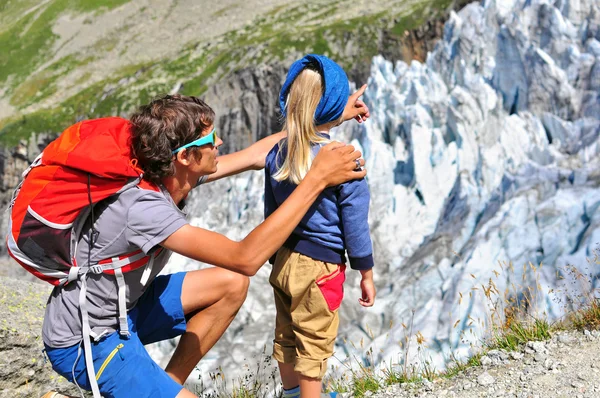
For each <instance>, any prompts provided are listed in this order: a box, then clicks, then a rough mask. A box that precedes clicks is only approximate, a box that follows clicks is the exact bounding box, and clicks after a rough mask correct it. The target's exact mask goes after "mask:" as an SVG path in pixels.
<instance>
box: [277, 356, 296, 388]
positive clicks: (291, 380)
mask: <svg viewBox="0 0 600 398" xmlns="http://www.w3.org/2000/svg"><path fill="white" fill-rule="evenodd" d="M277 364H278V365H279V374H280V375H281V381H282V382H283V389H284V390H289V389H292V388H295V387H298V385H299V384H300V379H299V378H298V373H296V371H295V370H294V364H293V363H283V362H277Z"/></svg>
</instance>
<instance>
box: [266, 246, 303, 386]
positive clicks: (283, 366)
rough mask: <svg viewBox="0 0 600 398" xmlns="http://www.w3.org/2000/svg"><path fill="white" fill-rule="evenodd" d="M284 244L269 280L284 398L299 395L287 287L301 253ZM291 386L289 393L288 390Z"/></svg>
mask: <svg viewBox="0 0 600 398" xmlns="http://www.w3.org/2000/svg"><path fill="white" fill-rule="evenodd" d="M292 254H293V253H292V252H291V251H290V250H289V249H287V248H285V247H282V248H281V249H279V251H278V252H277V259H276V261H275V264H274V265H273V270H272V271H271V276H270V278H269V282H270V283H271V286H272V287H273V293H274V298H275V308H276V310H277V314H276V318H275V339H274V341H273V357H274V358H275V360H276V361H277V364H278V365H279V374H280V375H281V381H282V383H283V389H284V397H285V398H298V397H300V393H299V391H298V390H299V389H298V388H297V387H298V385H299V380H298V375H297V374H296V372H295V371H294V364H295V362H296V336H295V335H294V331H293V330H292V316H291V308H290V307H291V305H292V299H291V297H290V293H289V290H288V287H289V284H288V276H289V267H290V265H291V264H293V263H294V262H295V260H296V259H297V257H298V255H297V254H296V255H295V256H292ZM286 390H289V394H288V393H286Z"/></svg>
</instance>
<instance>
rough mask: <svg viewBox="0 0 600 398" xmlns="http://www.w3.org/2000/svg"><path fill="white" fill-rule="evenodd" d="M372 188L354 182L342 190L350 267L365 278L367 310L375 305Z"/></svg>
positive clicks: (362, 182) (364, 302)
mask: <svg viewBox="0 0 600 398" xmlns="http://www.w3.org/2000/svg"><path fill="white" fill-rule="evenodd" d="M369 201H370V194H369V187H368V185H367V181H366V180H365V179H362V180H356V181H351V182H349V183H346V184H342V185H341V186H340V192H339V199H338V203H339V205H340V208H341V219H342V227H343V231H344V240H345V243H346V251H347V252H348V259H349V262H350V267H352V269H355V270H359V271H360V273H361V275H362V280H361V282H360V288H361V291H362V297H361V298H360V299H359V300H358V301H359V303H360V304H361V305H362V306H364V307H370V306H372V305H373V303H374V301H375V285H374V283H373V244H372V243H371V235H370V232H369V223H368V220H369Z"/></svg>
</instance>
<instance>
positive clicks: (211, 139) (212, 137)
mask: <svg viewBox="0 0 600 398" xmlns="http://www.w3.org/2000/svg"><path fill="white" fill-rule="evenodd" d="M216 140H217V130H216V129H215V128H213V129H212V131H211V132H210V133H208V135H205V136H204V137H200V138H198V139H197V140H195V141H192V142H190V143H189V144H185V145H184V146H181V147H179V148H177V149H175V150H174V151H173V155H175V154H176V153H177V152H179V151H181V150H182V149H185V148H189V147H191V146H202V145H206V144H212V145H215V141H216Z"/></svg>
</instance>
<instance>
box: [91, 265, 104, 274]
mask: <svg viewBox="0 0 600 398" xmlns="http://www.w3.org/2000/svg"><path fill="white" fill-rule="evenodd" d="M89 269H90V271H91V272H92V273H94V274H101V273H102V265H100V264H96V265H92V266H91V267H90V268H89Z"/></svg>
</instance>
